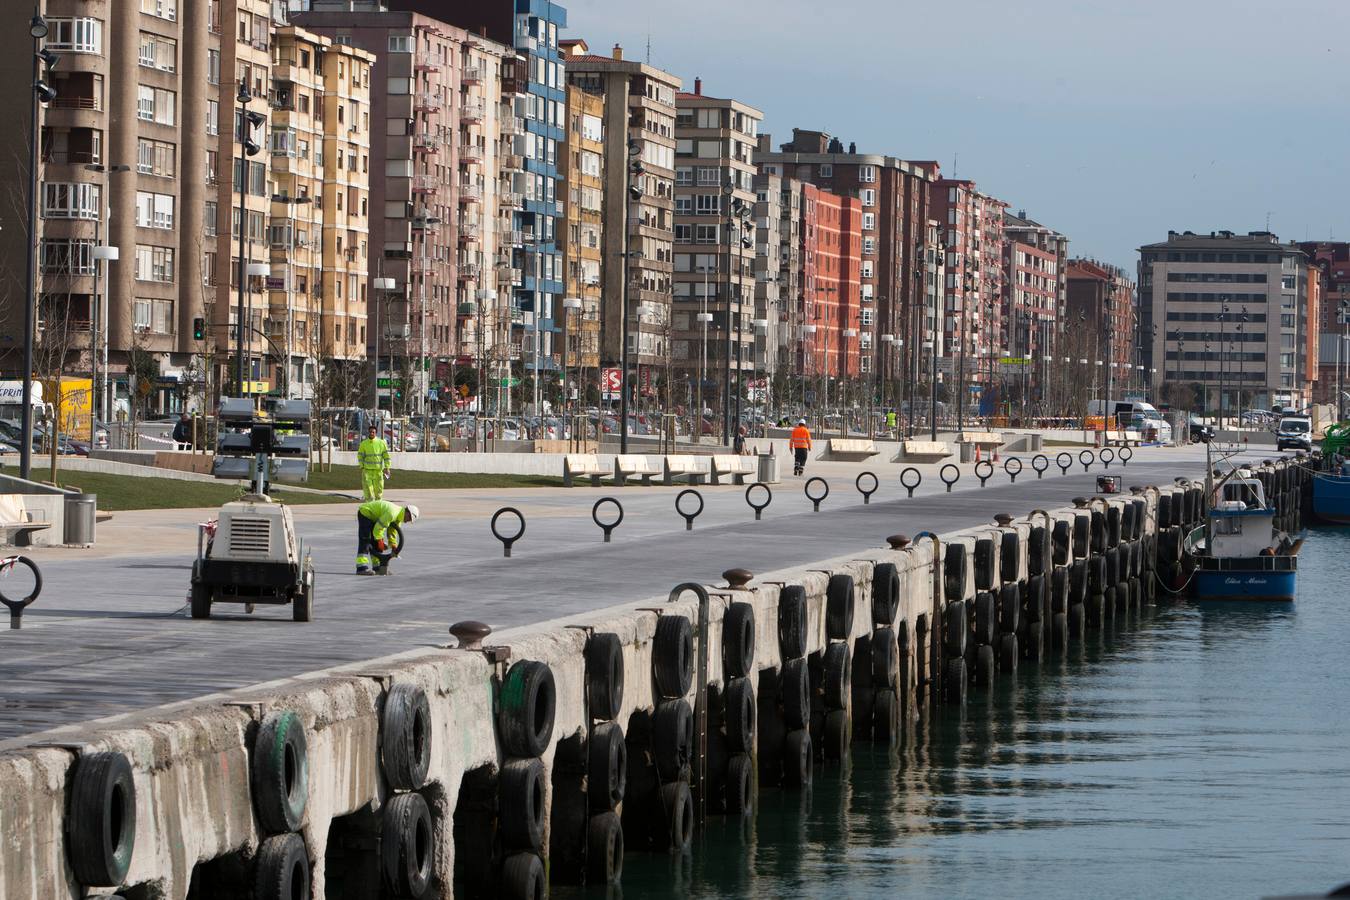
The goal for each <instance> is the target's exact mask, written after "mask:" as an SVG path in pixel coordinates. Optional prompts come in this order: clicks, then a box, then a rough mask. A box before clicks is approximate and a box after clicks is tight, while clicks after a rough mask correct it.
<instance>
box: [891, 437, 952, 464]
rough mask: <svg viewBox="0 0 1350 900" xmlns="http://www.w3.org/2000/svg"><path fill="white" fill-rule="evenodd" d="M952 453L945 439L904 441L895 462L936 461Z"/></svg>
mask: <svg viewBox="0 0 1350 900" xmlns="http://www.w3.org/2000/svg"><path fill="white" fill-rule="evenodd" d="M951 455H952V451H951V448H950V447H948V446H947V443H946V442H945V441H905V442H904V443H903V444H901V445H900V459H898V460H896V462H902V461H903V462H920V463H921V462H938V461H939V460H943V459H946V458H947V457H949V456H951Z"/></svg>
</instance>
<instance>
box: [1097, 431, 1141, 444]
mask: <svg viewBox="0 0 1350 900" xmlns="http://www.w3.org/2000/svg"><path fill="white" fill-rule="evenodd" d="M1141 440H1143V437H1142V436H1141V435H1140V434H1139V432H1137V431H1134V430H1131V429H1126V430H1125V431H1107V432H1104V433H1103V434H1102V443H1103V444H1106V445H1108V446H1109V445H1111V444H1116V445H1119V446H1121V447H1128V446H1130V444H1134V445H1135V446H1136V447H1137V446H1139V442H1140V441H1141Z"/></svg>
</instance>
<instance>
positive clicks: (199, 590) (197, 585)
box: [192, 579, 211, 619]
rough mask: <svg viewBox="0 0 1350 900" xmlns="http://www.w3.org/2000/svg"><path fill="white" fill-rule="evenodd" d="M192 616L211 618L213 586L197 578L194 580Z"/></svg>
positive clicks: (195, 617)
mask: <svg viewBox="0 0 1350 900" xmlns="http://www.w3.org/2000/svg"><path fill="white" fill-rule="evenodd" d="M192 618H194V619H209V618H211V586H210V585H207V584H202V583H201V582H200V581H197V580H195V579H194V580H193V582H192Z"/></svg>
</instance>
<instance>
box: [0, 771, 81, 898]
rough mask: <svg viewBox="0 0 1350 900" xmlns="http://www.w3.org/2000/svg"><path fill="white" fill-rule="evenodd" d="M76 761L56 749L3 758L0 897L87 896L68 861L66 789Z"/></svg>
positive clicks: (0, 810) (0, 825) (0, 777)
mask: <svg viewBox="0 0 1350 900" xmlns="http://www.w3.org/2000/svg"><path fill="white" fill-rule="evenodd" d="M74 759H75V756H74V754H73V753H71V752H70V751H68V750H61V749H55V748H50V749H40V748H34V749H31V750H22V751H16V752H13V753H7V754H3V755H0V835H3V839H0V897H50V898H53V900H57V898H59V900H65V898H71V900H75V898H78V897H81V896H83V894H82V892H80V890H79V888H78V886H77V885H76V884H75V883H74V882H73V881H71V880H70V878H69V875H68V872H69V870H68V868H67V865H66V857H65V836H64V833H65V832H64V826H65V790H66V780H67V776H68V773H69V772H70V767H71V764H72V763H73V762H74Z"/></svg>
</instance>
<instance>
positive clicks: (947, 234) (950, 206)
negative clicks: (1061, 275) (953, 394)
mask: <svg viewBox="0 0 1350 900" xmlns="http://www.w3.org/2000/svg"><path fill="white" fill-rule="evenodd" d="M1006 208H1007V204H1006V203H1004V202H1003V201H1001V200H997V199H995V198H993V197H990V196H989V195H987V194H983V193H981V192H980V191H979V190H978V189H977V188H976V186H975V182H973V181H970V180H967V179H957V178H942V179H939V180H938V181H936V182H934V184H933V190H932V209H931V214H932V216H933V218H935V219H937V220H938V221H939V222H942V223H944V229H943V243H944V244H945V245H946V247H947V266H946V268H947V271H946V284H945V285H944V290H945V295H944V297H943V312H944V315H943V348H944V352H946V353H948V354H950V355H953V356H959V355H961V354H965V356H966V357H967V358H977V357H981V356H994V355H997V354H998V353H999V352H1000V351H1002V350H1004V349H1005V348H1006V344H1007V338H1006V336H1005V327H1006V322H1005V320H1004V316H1003V309H1002V298H1003V212H1004V210H1005V209H1006ZM969 371H970V373H971V374H970V377H969V379H968V380H970V381H976V382H978V381H983V380H985V378H986V376H987V370H986V372H981V371H978V370H976V369H974V368H972V369H971V370H969Z"/></svg>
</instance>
